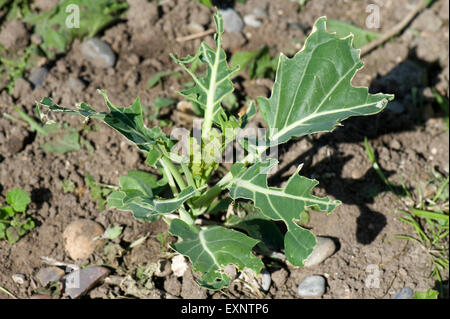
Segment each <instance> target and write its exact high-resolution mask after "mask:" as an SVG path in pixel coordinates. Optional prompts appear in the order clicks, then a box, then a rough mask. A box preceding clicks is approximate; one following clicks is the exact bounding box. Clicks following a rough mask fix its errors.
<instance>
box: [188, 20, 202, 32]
mask: <svg viewBox="0 0 450 319" xmlns="http://www.w3.org/2000/svg"><path fill="white" fill-rule="evenodd" d="M186 28H187V30H188V31H189V33H190V34H196V33H201V32H203V31H205V28H204V27H203V25H201V24H200V23H195V22H191V23H190V24H188V26H187V27H186Z"/></svg>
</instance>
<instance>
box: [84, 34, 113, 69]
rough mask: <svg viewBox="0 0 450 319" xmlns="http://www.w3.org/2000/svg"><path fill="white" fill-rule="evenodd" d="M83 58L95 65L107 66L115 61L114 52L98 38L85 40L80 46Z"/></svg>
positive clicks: (110, 65)
mask: <svg viewBox="0 0 450 319" xmlns="http://www.w3.org/2000/svg"><path fill="white" fill-rule="evenodd" d="M81 53H82V54H83V56H84V58H85V59H86V60H88V61H89V62H90V63H92V64H94V65H95V66H98V67H101V68H109V67H112V66H114V64H115V63H116V54H115V53H114V52H113V50H112V49H111V47H110V46H109V44H108V43H106V42H105V41H103V40H101V39H99V38H91V39H88V40H86V41H85V42H84V43H83V44H82V46H81Z"/></svg>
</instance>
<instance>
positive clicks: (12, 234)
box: [6, 227, 20, 244]
mask: <svg viewBox="0 0 450 319" xmlns="http://www.w3.org/2000/svg"><path fill="white" fill-rule="evenodd" d="M6 239H7V240H8V241H9V243H10V244H15V243H16V242H18V241H19V239H20V236H19V233H18V232H17V229H16V228H15V227H8V228H7V229H6Z"/></svg>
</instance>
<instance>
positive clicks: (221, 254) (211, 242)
mask: <svg viewBox="0 0 450 319" xmlns="http://www.w3.org/2000/svg"><path fill="white" fill-rule="evenodd" d="M169 232H170V233H171V234H172V235H174V236H177V237H178V242H177V243H176V244H174V245H173V248H174V249H175V250H176V251H177V252H179V253H180V254H183V255H185V256H188V257H189V259H190V260H191V262H192V265H193V267H194V271H195V272H198V271H199V272H201V273H202V279H201V281H200V282H199V283H200V284H201V285H202V286H203V287H206V288H209V289H214V290H217V289H221V288H222V287H225V286H228V285H229V283H230V277H229V276H228V275H227V274H225V273H224V272H223V268H224V267H226V266H227V265H230V264H234V265H236V266H237V267H238V269H239V270H242V269H244V267H247V268H250V269H253V270H254V271H256V272H259V271H261V269H262V267H263V263H262V261H261V260H260V259H259V258H257V257H256V256H254V255H253V254H252V248H253V247H254V246H255V245H256V244H257V243H258V241H257V240H255V239H253V238H250V237H248V236H246V235H244V234H243V233H240V232H237V231H234V230H231V229H227V228H224V227H220V226H212V227H208V228H199V227H197V226H195V225H188V224H186V223H185V222H183V221H181V220H179V219H175V220H173V221H172V223H171V224H170V229H169Z"/></svg>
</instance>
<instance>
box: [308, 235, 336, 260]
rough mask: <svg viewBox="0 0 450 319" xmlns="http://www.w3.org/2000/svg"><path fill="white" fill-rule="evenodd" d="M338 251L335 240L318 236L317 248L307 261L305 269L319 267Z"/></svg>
mask: <svg viewBox="0 0 450 319" xmlns="http://www.w3.org/2000/svg"><path fill="white" fill-rule="evenodd" d="M335 251H336V244H335V243H334V241H333V240H331V239H330V238H326V237H320V236H317V246H316V247H315V248H314V250H313V252H312V253H311V255H310V256H309V257H308V258H307V259H306V260H305V262H304V266H305V267H313V266H317V265H319V264H320V263H321V262H323V261H324V260H325V259H327V258H328V257H330V256H331V255H333V253H334V252H335Z"/></svg>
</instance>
